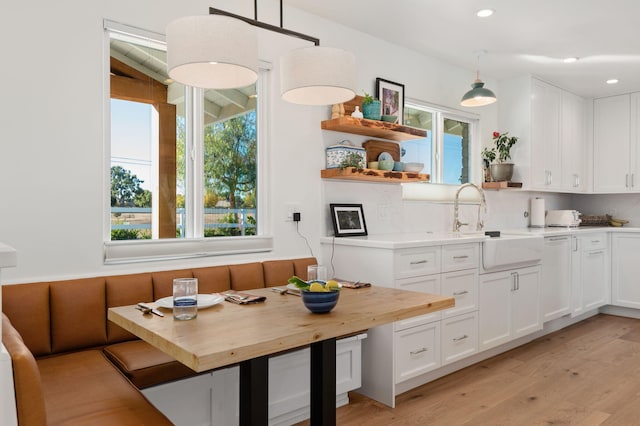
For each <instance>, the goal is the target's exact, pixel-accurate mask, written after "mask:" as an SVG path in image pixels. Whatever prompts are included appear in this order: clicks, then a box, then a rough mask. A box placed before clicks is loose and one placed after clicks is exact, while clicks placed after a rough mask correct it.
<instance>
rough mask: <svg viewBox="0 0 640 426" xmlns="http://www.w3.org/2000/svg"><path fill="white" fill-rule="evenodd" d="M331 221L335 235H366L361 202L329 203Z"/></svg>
mask: <svg viewBox="0 0 640 426" xmlns="http://www.w3.org/2000/svg"><path fill="white" fill-rule="evenodd" d="M330 208H331V221H332V222H333V232H334V235H335V236H336V237H355V236H361V235H367V224H366V223H365V221H364V212H363V211H362V204H331V205H330Z"/></svg>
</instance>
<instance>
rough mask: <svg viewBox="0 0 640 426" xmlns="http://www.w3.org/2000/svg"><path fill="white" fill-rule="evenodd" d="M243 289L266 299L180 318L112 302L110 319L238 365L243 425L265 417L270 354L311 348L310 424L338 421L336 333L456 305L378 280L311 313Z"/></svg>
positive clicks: (191, 361) (155, 339) (181, 353)
mask: <svg viewBox="0 0 640 426" xmlns="http://www.w3.org/2000/svg"><path fill="white" fill-rule="evenodd" d="M246 293H250V294H252V295H258V296H265V297H266V300H265V301H264V302H262V303H256V304H248V305H239V304H235V303H230V302H226V301H225V302H222V303H219V304H216V305H214V306H211V307H208V308H206V309H199V310H198V315H197V317H196V318H195V319H193V320H189V321H176V320H174V319H173V315H172V313H171V310H168V309H161V310H162V311H163V312H164V313H165V316H164V317H159V316H157V315H152V314H143V313H141V311H140V310H138V309H136V306H135V305H131V306H120V307H114V308H109V311H108V318H109V320H110V321H112V322H114V323H115V324H118V325H119V326H121V327H123V328H124V329H126V330H128V331H129V332H131V333H133V334H134V335H136V336H138V337H140V338H141V339H143V340H144V341H146V342H148V343H150V344H151V345H153V346H155V347H156V348H158V349H160V350H161V351H163V352H165V353H167V354H169V355H170V356H172V357H173V358H175V359H176V360H178V361H180V362H181V363H183V364H185V365H186V366H188V367H190V368H191V369H193V370H195V371H197V372H204V371H208V370H213V369H216V368H220V367H226V366H230V365H236V364H237V365H239V367H240V424H241V425H266V424H267V422H268V366H269V363H268V360H269V357H270V356H273V355H276V354H279V353H282V352H285V351H288V350H292V349H297V348H303V347H307V346H309V347H310V353H311V366H310V378H311V389H310V393H311V398H310V399H311V401H310V405H311V411H310V423H311V424H312V425H334V424H335V419H336V411H335V401H336V400H335V396H336V393H335V392H336V339H337V338H339V337H343V336H348V335H351V334H354V333H357V332H361V331H366V330H368V329H370V328H373V327H377V326H380V325H383V324H387V323H390V322H394V321H398V320H402V319H406V318H410V317H414V316H418V315H423V314H427V313H430V312H434V311H438V310H441V309H446V308H450V307H452V306H454V298H452V297H446V296H440V295H433V294H425V293H418V292H412V291H406V290H397V289H392V288H385V287H379V286H371V287H364V288H359V289H348V288H343V289H342V290H341V291H340V298H339V300H338V304H337V305H336V307H335V308H334V309H333V310H332V311H331V312H329V313H325V314H313V313H311V312H309V311H308V310H307V309H306V307H305V306H304V304H303V303H302V300H301V297H299V296H296V295H292V294H283V295H281V294H278V293H275V292H273V291H272V290H271V289H269V288H260V289H255V290H249V291H247V292H246Z"/></svg>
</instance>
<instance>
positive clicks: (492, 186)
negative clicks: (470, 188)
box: [482, 181, 522, 189]
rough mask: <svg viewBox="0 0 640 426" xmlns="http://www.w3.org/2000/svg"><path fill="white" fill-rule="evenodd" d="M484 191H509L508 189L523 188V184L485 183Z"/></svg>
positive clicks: (505, 182) (483, 185)
mask: <svg viewBox="0 0 640 426" xmlns="http://www.w3.org/2000/svg"><path fill="white" fill-rule="evenodd" d="M482 188H483V189H507V188H522V182H507V181H502V182H484V183H483V184H482Z"/></svg>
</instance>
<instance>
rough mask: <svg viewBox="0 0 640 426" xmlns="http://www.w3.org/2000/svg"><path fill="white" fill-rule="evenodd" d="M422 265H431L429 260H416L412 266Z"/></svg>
mask: <svg viewBox="0 0 640 426" xmlns="http://www.w3.org/2000/svg"><path fill="white" fill-rule="evenodd" d="M422 263H429V261H428V260H414V261H412V262H411V265H420V264H422Z"/></svg>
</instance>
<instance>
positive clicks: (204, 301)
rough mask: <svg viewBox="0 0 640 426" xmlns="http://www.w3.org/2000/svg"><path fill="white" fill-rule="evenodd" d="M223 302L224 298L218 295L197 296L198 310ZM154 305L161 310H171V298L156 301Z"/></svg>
mask: <svg viewBox="0 0 640 426" xmlns="http://www.w3.org/2000/svg"><path fill="white" fill-rule="evenodd" d="M223 300H224V296H220V295H219V294H198V309H204V308H209V307H211V306H213V305H217V304H218V303H220V302H222V301H223ZM156 304H157V305H158V306H160V307H161V308H167V309H173V296H168V297H163V298H162V299H158V300H156Z"/></svg>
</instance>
